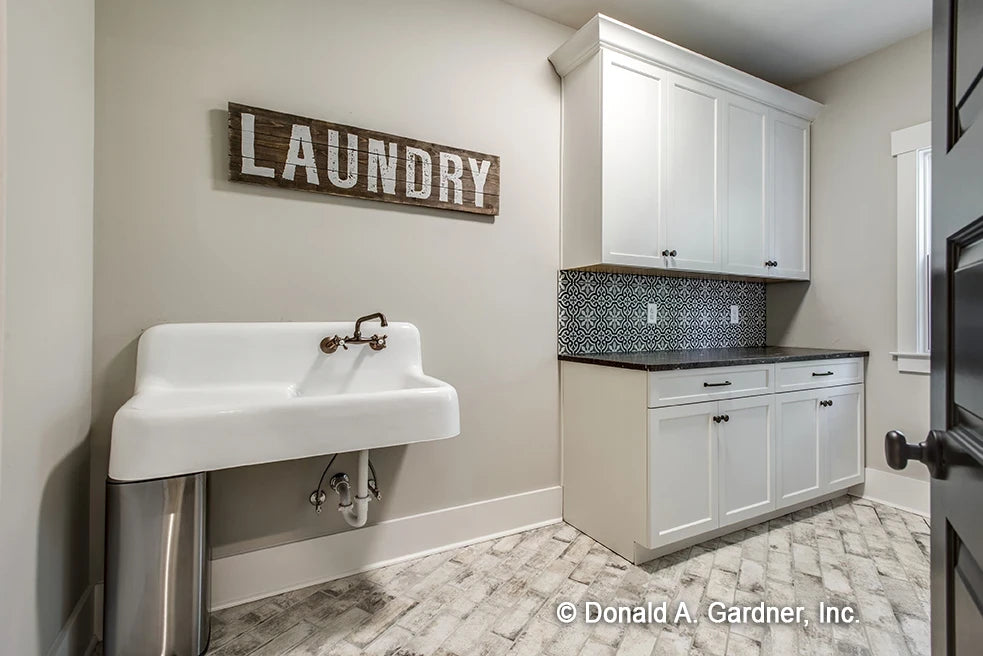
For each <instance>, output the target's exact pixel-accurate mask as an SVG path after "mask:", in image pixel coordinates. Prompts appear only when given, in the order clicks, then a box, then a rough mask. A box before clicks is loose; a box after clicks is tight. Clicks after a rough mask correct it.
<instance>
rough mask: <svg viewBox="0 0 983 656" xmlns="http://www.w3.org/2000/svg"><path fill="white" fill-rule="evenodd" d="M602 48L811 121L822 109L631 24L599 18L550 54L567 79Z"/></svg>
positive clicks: (777, 87) (554, 63) (803, 98)
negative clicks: (567, 76) (568, 75)
mask: <svg viewBox="0 0 983 656" xmlns="http://www.w3.org/2000/svg"><path fill="white" fill-rule="evenodd" d="M601 48H607V49H610V50H614V51H617V52H621V53H624V54H626V55H629V56H632V57H637V58H639V59H642V60H645V61H648V62H651V63H653V64H657V65H658V66H662V67H664V68H667V69H670V70H673V71H675V72H677V73H682V74H684V75H686V76H687V77H691V78H696V79H698V80H702V81H704V82H706V83H708V84H712V85H714V86H716V87H720V88H722V89H726V90H727V91H730V92H732V93H736V94H738V95H741V96H744V97H746V98H749V99H751V100H755V101H757V102H760V103H763V104H765V105H769V106H771V107H773V108H775V109H778V110H781V111H783V112H787V113H789V114H793V115H795V116H798V117H799V118H802V119H805V120H807V121H810V122H811V121H812V120H814V119H815V118H816V116H818V115H819V111H820V110H821V109H822V107H823V105H822V104H821V103H818V102H816V101H815V100H811V99H809V98H806V97H805V96H800V95H799V94H797V93H794V92H792V91H789V90H788V89H785V88H783V87H780V86H778V85H777V84H772V83H771V82H767V81H765V80H762V79H760V78H756V77H754V76H753V75H750V74H749V73H745V72H743V71H739V70H737V69H736V68H733V67H731V66H727V65H726V64H722V63H720V62H718V61H716V60H713V59H710V58H709V57H706V56H704V55H701V54H699V53H696V52H693V51H692V50H687V49H686V48H683V47H682V46H678V45H676V44H674V43H670V42H669V41H666V40H665V39H661V38H659V37H657V36H654V35H652V34H649V33H648V32H643V31H642V30H639V29H637V28H635V27H632V26H631V25H627V24H625V23H622V22H620V21H617V20H614V19H613V18H610V17H608V16H605V15H604V14H597V15H596V16H594V17H593V18H592V19H590V21H588V22H587V24H586V25H584V26H583V27H582V28H580V29H579V30H577V32H576V33H575V34H574V35H573V36H571V37H570V38H569V39H568V40H567V41H566V42H565V43H564V44H563V45H562V46H560V47H559V48H557V49H556V51H555V52H553V54H552V55H550V57H549V60H550V63H551V64H553V68H554V70H556V72H557V74H559V76H560V77H565V76H566V75H567V74H568V73H570V71H572V70H574V69H575V68H577V67H578V66H579V65H580V64H581V63H583V62H584V61H586V60H587V59H588V58H589V57H591V56H592V55H593V54H594V53H596V52H597V51H598V50H600V49H601Z"/></svg>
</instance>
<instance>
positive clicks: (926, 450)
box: [884, 431, 945, 478]
mask: <svg viewBox="0 0 983 656" xmlns="http://www.w3.org/2000/svg"><path fill="white" fill-rule="evenodd" d="M944 437H945V433H944V432H943V431H929V433H928V437H926V438H925V441H924V442H921V443H920V444H908V440H907V438H906V437H905V436H904V433H902V432H900V431H890V432H889V433H888V434H887V435H885V436H884V456H885V457H886V458H887V464H888V466H889V467H891V469H904V468H905V467H907V466H908V461H909V460H918V461H920V462H922V463H924V465H925V466H926V467H928V472H929V473H930V474H931V475H932V477H933V478H944V477H945V473H944V465H945V459H944V458H943V455H942V444H943V441H944Z"/></svg>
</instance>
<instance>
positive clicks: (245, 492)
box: [208, 436, 411, 558]
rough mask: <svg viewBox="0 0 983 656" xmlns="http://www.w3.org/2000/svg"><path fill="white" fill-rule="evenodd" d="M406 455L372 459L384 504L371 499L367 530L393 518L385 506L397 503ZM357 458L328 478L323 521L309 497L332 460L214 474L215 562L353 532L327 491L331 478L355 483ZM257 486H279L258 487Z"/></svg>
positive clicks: (400, 449)
mask: <svg viewBox="0 0 983 656" xmlns="http://www.w3.org/2000/svg"><path fill="white" fill-rule="evenodd" d="M285 437H287V436H285ZM405 454H406V445H401V446H394V447H389V448H386V449H376V450H373V451H371V452H370V453H369V456H370V458H371V460H372V464H373V465H374V466H375V469H376V472H377V474H378V476H379V480H378V483H379V489H380V491H381V493H382V500H381V501H376V500H375V499H372V501H371V502H370V503H369V521H368V523H367V524H366V526H372V525H373V524H377V523H379V522H380V521H383V520H385V519H388V518H390V517H391V513H388V512H386V510H387V509H386V504H387V501H388V500H390V499H394V498H399V497H398V494H399V492H398V490H399V476H400V473H401V472H402V469H403V468H402V462H403V458H404V457H405ZM356 457H357V456H356V453H354V452H353V453H342V454H340V455H339V456H338V459H337V460H335V462H334V464H333V465H332V466H331V469H330V470H328V472H327V474H325V476H324V482H323V483H322V484H321V489H323V490H324V491H325V492H326V493H327V495H328V499H327V501H326V502H325V504H324V507H323V508H322V509H321V514H320V515H318V514H317V513H316V512H315V510H314V506H312V505H311V504H310V502H309V499H308V497H309V496H310V494H311V492H313V491H314V489H315V488H316V487H317V483H318V479H319V478H320V476H321V472H322V471H324V467H325V466H327V464H328V462H329V461H330V460H331V456H330V455H324V456H318V457H315V458H304V459H301V460H287V461H282V462H274V463H269V464H265V465H252V466H249V467H236V468H233V469H225V470H220V471H216V472H212V473H211V474H210V479H209V500H208V506H209V525H208V531H209V538H210V540H211V543H212V557H213V558H222V557H225V556H231V555H233V554H237V553H244V552H247V551H254V550H256V549H264V548H267V547H272V546H278V545H281V544H287V543H290V542H297V541H300V540H307V539H310V538H316V537H321V536H325V535H333V534H335V533H341V532H343V531H347V530H351V529H350V527H349V526H348V525H347V524H346V523H345V521H344V519H342V517H341V514H340V513H339V512H338V496H337V495H336V494H335V493H334V492H332V491H331V488H330V487H328V481H329V480H330V479H331V476H332V475H334V474H336V473H338V472H346V473H347V474H348V475H349V476H350V477H351V478H352V481H353V482H354V480H355V472H356ZM406 475H407V476H410V475H411V474H406ZM257 481H277V482H278V484H277V485H275V486H273V485H257Z"/></svg>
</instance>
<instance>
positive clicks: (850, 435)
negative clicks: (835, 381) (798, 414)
mask: <svg viewBox="0 0 983 656" xmlns="http://www.w3.org/2000/svg"><path fill="white" fill-rule="evenodd" d="M821 391H823V392H825V394H821V395H820V396H821V397H824V398H822V399H820V400H821V401H826V405H825V406H820V409H819V427H820V428H819V435H820V440H822V442H823V444H824V446H823V452H824V454H825V462H824V463H823V465H824V467H823V470H822V472H823V474H822V481H823V490H824V491H831V490H835V489H839V488H843V487H846V486H848V485H856V484H857V483H862V482H863V480H864V440H863V435H864V386H863V385H845V386H843V387H834V388H831V389H827V390H821Z"/></svg>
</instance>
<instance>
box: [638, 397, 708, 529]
mask: <svg viewBox="0 0 983 656" xmlns="http://www.w3.org/2000/svg"><path fill="white" fill-rule="evenodd" d="M716 415H717V403H716V402H710V403H696V404H693V405H684V406H673V407H669V408H659V409H656V410H649V512H650V513H651V517H650V522H649V525H650V535H649V544H648V545H647V546H648V547H649V548H653V547H657V546H659V545H662V544H667V543H669V542H674V541H676V540H680V539H682V538H685V537H689V536H691V535H696V534H698V533H703V532H705V531H709V530H711V529H714V528H716V527H717V430H716V424H715V423H714V421H713V417H714V416H716Z"/></svg>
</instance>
